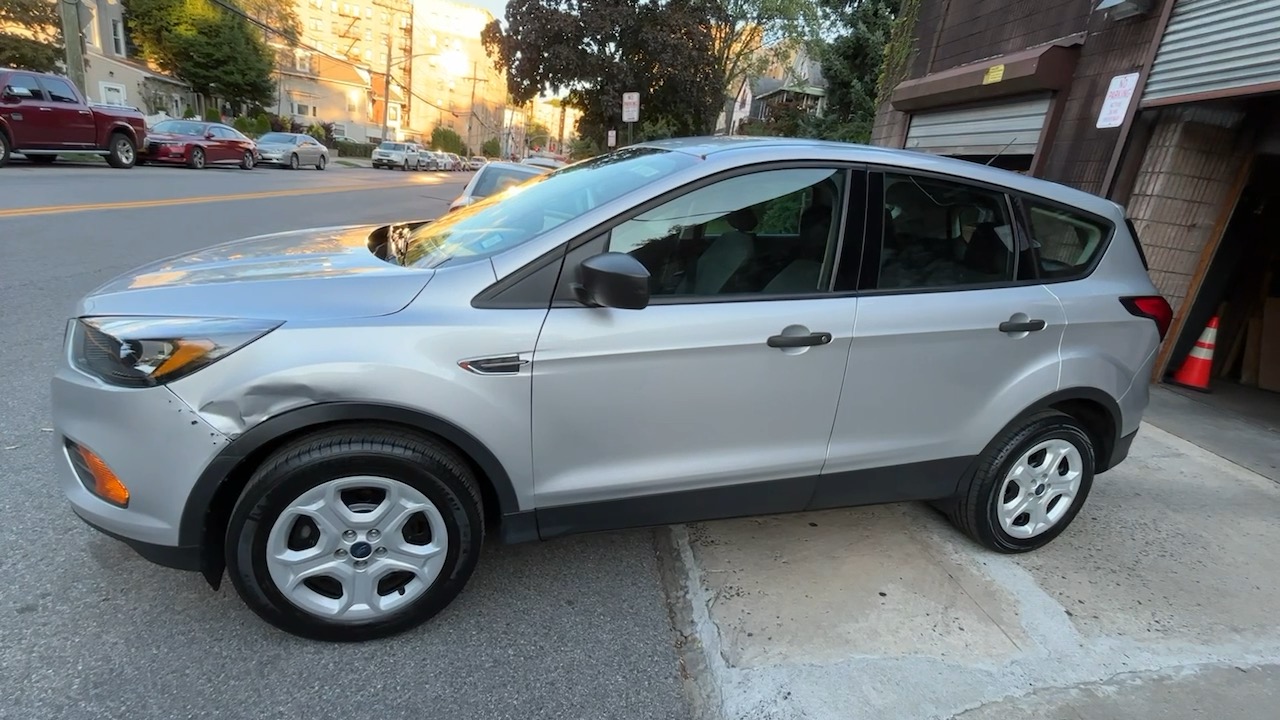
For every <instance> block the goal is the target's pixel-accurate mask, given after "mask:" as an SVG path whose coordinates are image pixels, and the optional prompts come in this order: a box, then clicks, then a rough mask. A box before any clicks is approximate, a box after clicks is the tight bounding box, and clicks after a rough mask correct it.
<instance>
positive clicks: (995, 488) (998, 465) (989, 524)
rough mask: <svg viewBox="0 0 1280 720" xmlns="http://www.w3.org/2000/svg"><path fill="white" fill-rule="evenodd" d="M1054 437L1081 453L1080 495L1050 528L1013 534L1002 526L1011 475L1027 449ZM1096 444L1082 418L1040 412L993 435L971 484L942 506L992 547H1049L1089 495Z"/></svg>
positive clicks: (999, 549)
mask: <svg viewBox="0 0 1280 720" xmlns="http://www.w3.org/2000/svg"><path fill="white" fill-rule="evenodd" d="M1051 439H1059V440H1066V441H1067V442H1069V443H1070V444H1072V445H1073V446H1075V448H1076V450H1077V451H1078V452H1079V453H1080V458H1081V465H1082V467H1081V468H1079V469H1080V470H1081V472H1082V475H1081V478H1080V486H1079V489H1078V490H1077V492H1076V497H1075V500H1074V502H1073V503H1072V505H1071V507H1070V508H1068V509H1067V512H1066V513H1065V514H1064V515H1063V516H1062V517H1061V518H1060V519H1059V520H1058V521H1057V523H1056V524H1054V525H1053V526H1052V527H1050V528H1049V529H1048V530H1045V531H1044V532H1042V533H1040V534H1039V535H1035V536H1033V537H1030V538H1017V537H1013V536H1012V535H1010V534H1009V533H1007V532H1005V530H1004V528H1002V527H1001V525H1000V520H999V516H998V510H997V506H998V505H999V504H1000V501H1001V500H1002V498H1001V497H999V494H1000V492H1001V489H1002V485H1003V484H1004V479H1005V476H1006V475H1007V474H1008V473H1009V471H1010V469H1012V466H1013V465H1014V464H1015V463H1017V462H1018V460H1019V459H1020V458H1021V457H1022V455H1023V453H1025V452H1027V451H1028V450H1030V449H1031V448H1032V447H1033V446H1034V445H1036V444H1038V443H1041V442H1044V441H1045V440H1051ZM1094 446H1095V444H1094V440H1093V438H1092V436H1091V435H1090V434H1089V430H1088V429H1087V428H1086V427H1085V426H1084V425H1083V424H1082V423H1081V422H1080V421H1079V420H1076V419H1075V418H1073V417H1071V416H1070V415H1067V414H1065V413H1061V412H1058V411H1056V410H1047V411H1044V412H1041V413H1037V414H1035V415H1033V416H1031V417H1029V418H1027V419H1026V420H1025V421H1024V422H1021V423H1019V424H1017V425H1016V426H1013V427H1011V428H1009V429H1008V430H1006V431H1005V432H1004V433H1002V434H1001V435H1000V436H999V437H997V438H996V439H995V440H993V441H992V442H991V444H990V445H988V446H987V449H986V450H985V451H984V452H983V454H982V455H981V456H980V457H979V458H978V463H977V468H976V470H975V472H974V474H973V478H972V480H971V481H970V483H969V487H968V488H967V490H966V491H965V492H963V493H961V494H960V495H959V496H958V497H956V498H953V499H951V500H949V501H944V502H942V503H937V506H938V508H939V509H940V510H942V511H943V512H944V513H946V514H947V516H948V517H949V518H950V519H951V522H952V523H954V524H955V526H956V527H957V528H959V529H960V530H961V531H962V532H964V533H965V534H966V535H968V536H969V537H970V538H973V540H975V541H976V542H977V543H978V544H980V545H982V546H983V547H985V548H987V549H988V550H994V551H996V552H1000V553H1022V552H1028V551H1031V550H1036V549H1038V548H1041V547H1044V546H1045V545H1047V544H1049V542H1051V541H1052V540H1053V539H1054V538H1056V537H1057V536H1058V535H1060V534H1062V532H1063V531H1064V530H1066V529H1067V527H1068V526H1069V525H1071V522H1072V521H1073V520H1075V518H1076V515H1078V514H1079V512H1080V508H1082V507H1084V503H1085V501H1086V500H1088V498H1089V490H1090V489H1091V488H1092V487H1093V474H1094V467H1095V466H1096V452H1095V450H1094ZM1014 523H1015V524H1016V520H1015V521H1014Z"/></svg>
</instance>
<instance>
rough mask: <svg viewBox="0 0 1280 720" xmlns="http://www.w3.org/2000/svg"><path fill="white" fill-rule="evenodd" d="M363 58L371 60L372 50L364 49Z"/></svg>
mask: <svg viewBox="0 0 1280 720" xmlns="http://www.w3.org/2000/svg"><path fill="white" fill-rule="evenodd" d="M364 59H365V60H372V59H373V51H372V50H365V51H364Z"/></svg>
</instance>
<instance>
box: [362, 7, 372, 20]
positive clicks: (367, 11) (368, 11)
mask: <svg viewBox="0 0 1280 720" xmlns="http://www.w3.org/2000/svg"><path fill="white" fill-rule="evenodd" d="M364 16H365V17H367V18H372V17H373V8H371V7H368V6H366V7H365V9H364Z"/></svg>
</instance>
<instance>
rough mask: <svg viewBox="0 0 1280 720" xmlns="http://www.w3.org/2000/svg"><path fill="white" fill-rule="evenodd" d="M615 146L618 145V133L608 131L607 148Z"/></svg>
mask: <svg viewBox="0 0 1280 720" xmlns="http://www.w3.org/2000/svg"><path fill="white" fill-rule="evenodd" d="M617 145H618V131H617V130H610V131H609V147H616V146H617Z"/></svg>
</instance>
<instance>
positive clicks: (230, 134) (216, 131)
mask: <svg viewBox="0 0 1280 720" xmlns="http://www.w3.org/2000/svg"><path fill="white" fill-rule="evenodd" d="M213 136H214V137H216V138H218V139H219V140H234V139H235V138H236V132H235V131H234V130H232V129H231V128H224V127H216V126H215V127H214V128H213Z"/></svg>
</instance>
